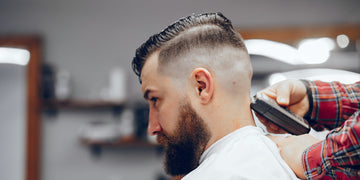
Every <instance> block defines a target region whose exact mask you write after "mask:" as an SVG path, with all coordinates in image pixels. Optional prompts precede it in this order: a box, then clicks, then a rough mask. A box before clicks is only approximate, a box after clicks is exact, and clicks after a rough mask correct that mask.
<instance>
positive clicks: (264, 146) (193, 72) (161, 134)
mask: <svg viewBox="0 0 360 180" xmlns="http://www.w3.org/2000/svg"><path fill="white" fill-rule="evenodd" d="M132 65H133V69H134V72H135V73H136V74H137V75H138V76H139V78H140V82H141V83H142V85H141V90H142V92H143V95H144V98H145V99H146V100H147V101H148V102H149V104H150V107H149V108H150V112H149V125H148V134H150V135H157V140H158V142H159V143H160V144H162V145H163V146H164V147H165V170H166V172H167V173H168V174H170V175H173V176H177V175H180V176H183V175H186V176H185V177H184V179H217V180H218V179H296V176H295V174H294V173H293V172H292V171H291V169H290V168H289V167H288V166H287V164H286V163H285V162H284V161H283V160H282V159H281V156H280V154H279V151H278V149H277V147H276V145H275V144H274V143H273V142H272V141H271V140H270V139H269V138H267V137H266V136H265V135H264V133H263V132H262V131H261V129H259V128H257V127H255V123H254V120H253V116H252V112H251V110H250V85H251V84H250V82H251V77H252V68H251V64H250V60H249V55H248V53H247V50H246V48H245V46H244V43H243V40H242V38H241V37H240V35H239V34H238V33H237V32H236V31H235V30H234V29H233V27H232V25H231V22H230V21H229V20H228V19H227V18H226V17H224V16H223V15H222V14H221V13H207V14H201V15H193V16H189V17H186V18H183V19H180V20H178V21H177V22H175V23H173V24H172V25H170V26H168V27H167V28H166V29H165V30H163V31H162V32H160V33H159V34H155V35H153V36H152V37H150V38H149V39H148V40H147V41H146V42H145V43H144V44H142V46H141V47H140V48H138V49H137V51H136V56H135V58H134V59H133V62H132Z"/></svg>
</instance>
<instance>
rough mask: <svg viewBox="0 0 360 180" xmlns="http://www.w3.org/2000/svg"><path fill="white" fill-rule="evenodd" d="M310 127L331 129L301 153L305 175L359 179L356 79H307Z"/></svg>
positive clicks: (359, 93) (359, 102) (359, 99)
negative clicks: (323, 138) (340, 81)
mask: <svg viewBox="0 0 360 180" xmlns="http://www.w3.org/2000/svg"><path fill="white" fill-rule="evenodd" d="M308 86H309V88H310V89H311V91H312V97H313V108H312V112H311V120H310V121H309V122H310V124H312V127H313V128H314V129H316V130H321V129H324V128H325V129H332V130H331V131H330V133H329V134H328V135H327V136H326V138H325V140H323V141H321V142H319V143H317V144H314V145H312V146H310V147H309V148H307V149H306V150H305V152H304V153H303V156H302V160H303V168H304V172H305V176H306V177H307V178H308V179H360V81H359V82H357V83H355V84H349V85H345V84H341V83H339V82H331V83H326V82H320V81H315V82H309V83H308Z"/></svg>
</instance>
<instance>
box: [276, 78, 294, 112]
mask: <svg viewBox="0 0 360 180" xmlns="http://www.w3.org/2000/svg"><path fill="white" fill-rule="evenodd" d="M290 89H291V87H290V84H288V83H281V84H279V85H278V87H277V91H276V95H277V97H276V101H277V103H278V104H279V105H281V106H288V105H289V102H290V92H291V90H290Z"/></svg>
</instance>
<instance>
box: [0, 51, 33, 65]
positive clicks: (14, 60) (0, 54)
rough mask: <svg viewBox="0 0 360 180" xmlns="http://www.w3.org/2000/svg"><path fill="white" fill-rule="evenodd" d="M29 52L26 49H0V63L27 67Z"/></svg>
mask: <svg viewBox="0 0 360 180" xmlns="http://www.w3.org/2000/svg"><path fill="white" fill-rule="evenodd" d="M29 60H30V52H29V51H28V50H26V49H18V48H7V47H0V63H8V64H17V65H23V66H25V65H27V64H28V63H29Z"/></svg>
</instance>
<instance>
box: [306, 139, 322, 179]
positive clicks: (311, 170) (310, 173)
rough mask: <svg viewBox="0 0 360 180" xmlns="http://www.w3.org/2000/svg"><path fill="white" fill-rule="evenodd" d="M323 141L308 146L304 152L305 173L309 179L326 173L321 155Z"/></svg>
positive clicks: (317, 177)
mask: <svg viewBox="0 0 360 180" xmlns="http://www.w3.org/2000/svg"><path fill="white" fill-rule="evenodd" d="M322 143H323V142H322V141H321V142H318V143H316V144H314V145H312V146H310V147H308V148H307V149H306V150H305V151H304V153H303V154H302V164H303V170H304V175H305V177H306V178H307V179H311V180H315V179H319V178H321V177H322V176H324V175H325V172H326V171H325V167H324V164H323V163H322V162H323V159H322V155H321V151H322Z"/></svg>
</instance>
